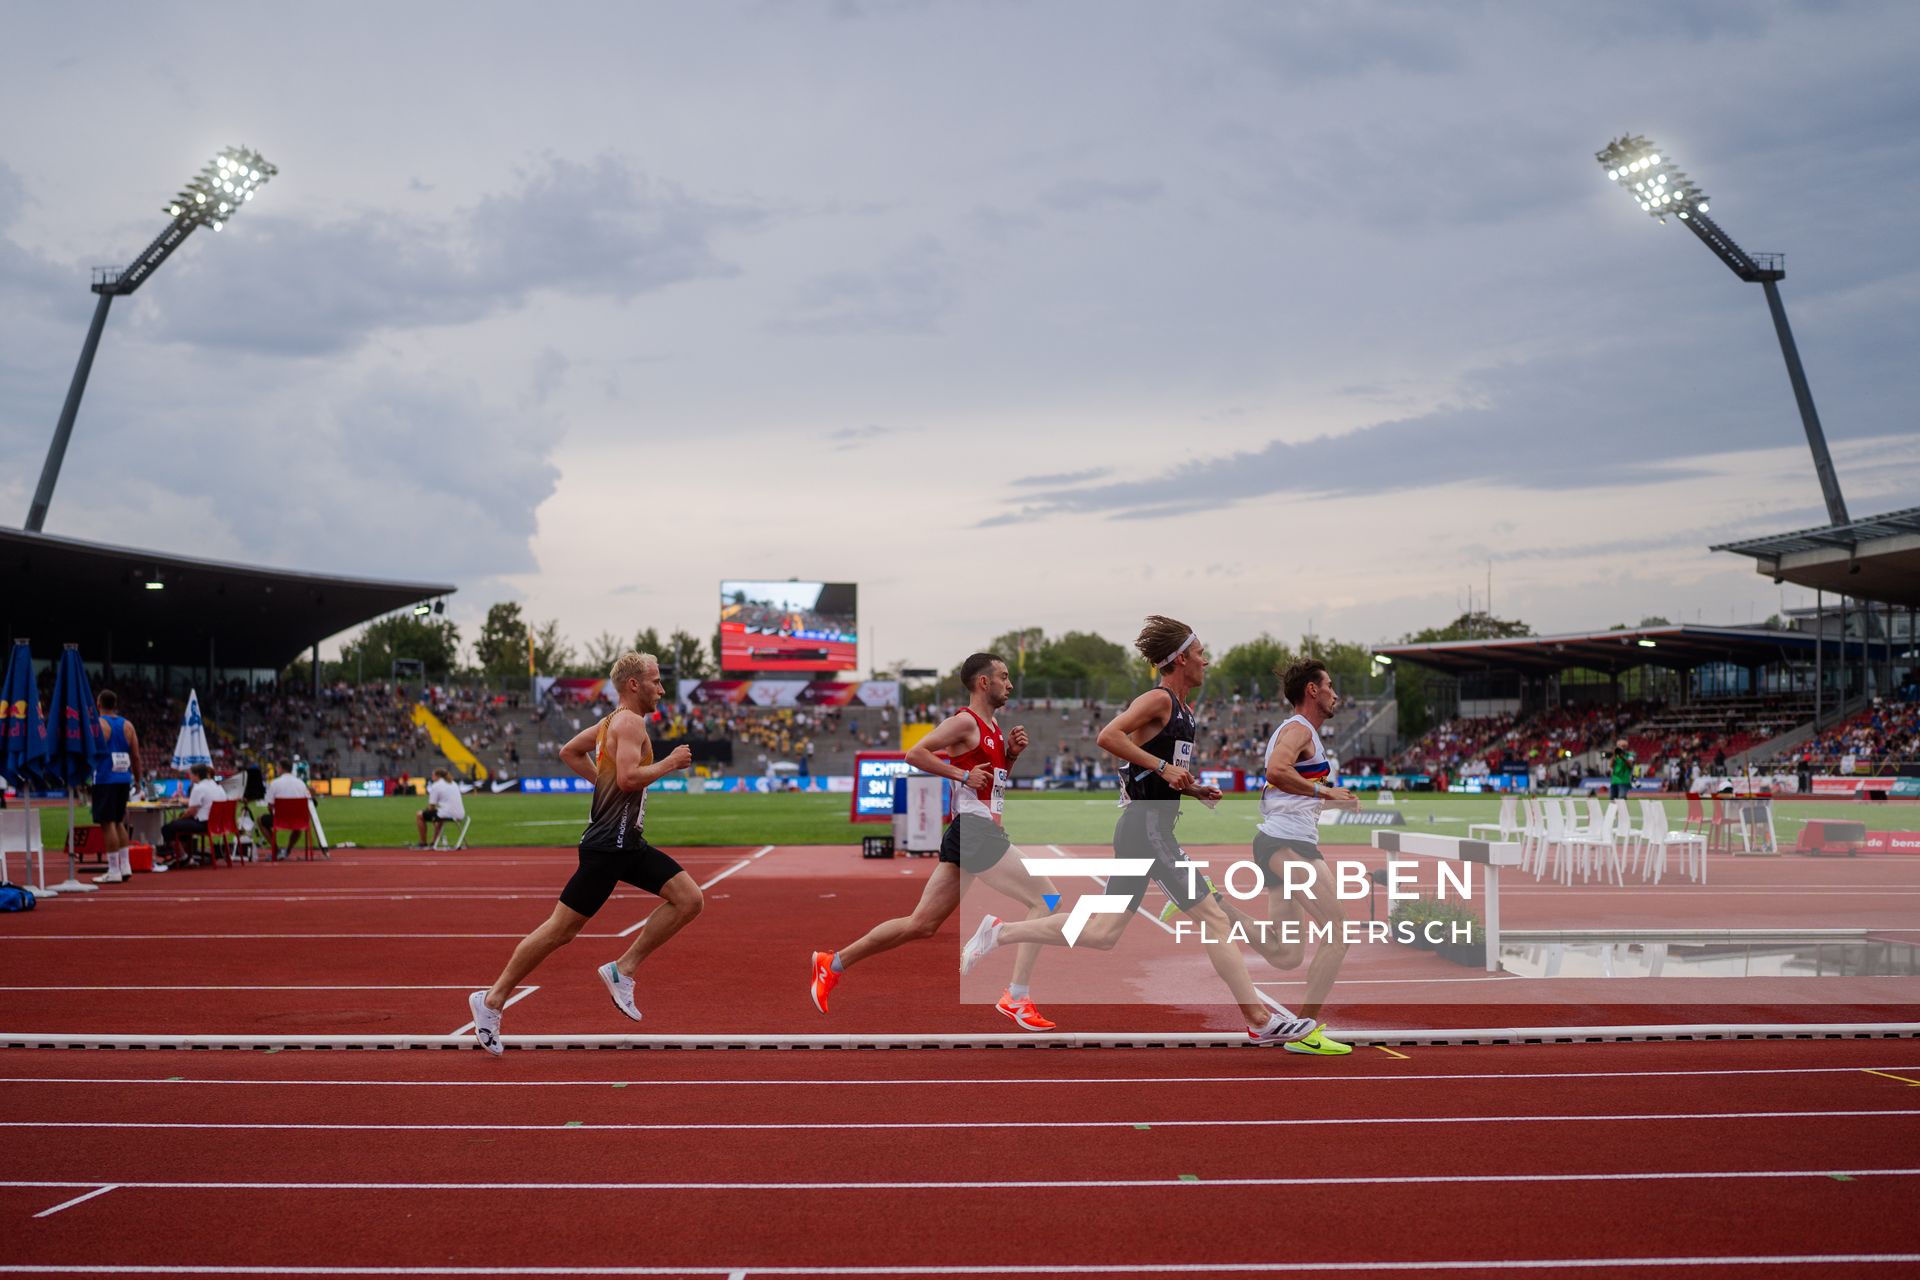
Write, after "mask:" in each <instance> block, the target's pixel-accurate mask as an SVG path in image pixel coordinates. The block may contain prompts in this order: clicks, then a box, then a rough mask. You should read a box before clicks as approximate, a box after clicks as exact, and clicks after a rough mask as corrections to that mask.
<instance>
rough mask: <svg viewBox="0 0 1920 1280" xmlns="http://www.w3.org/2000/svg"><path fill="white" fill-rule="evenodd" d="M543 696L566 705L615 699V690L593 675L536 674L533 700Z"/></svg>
mask: <svg viewBox="0 0 1920 1280" xmlns="http://www.w3.org/2000/svg"><path fill="white" fill-rule="evenodd" d="M542 698H551V699H552V700H553V701H555V702H557V703H559V704H560V705H561V706H566V707H584V706H589V705H591V704H593V703H595V702H600V701H606V702H612V701H614V696H613V691H612V690H611V689H608V688H607V682H606V681H605V680H603V679H598V678H596V677H593V676H535V677H534V680H533V700H534V701H535V702H539V701H540V700H541V699H542Z"/></svg>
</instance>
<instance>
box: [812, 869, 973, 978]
mask: <svg viewBox="0 0 1920 1280" xmlns="http://www.w3.org/2000/svg"><path fill="white" fill-rule="evenodd" d="M959 905H960V866H959V864H958V863H954V862H941V863H938V864H936V865H935V866H934V868H933V874H932V875H930V876H928V877H927V886H926V888H925V889H923V890H921V892H920V902H919V904H918V905H917V906H915V907H914V909H913V914H912V915H905V916H896V917H895V918H893V919H892V920H884V921H882V922H881V923H879V924H877V925H875V926H873V928H872V929H869V930H868V931H867V933H866V936H865V937H863V938H861V939H860V940H859V941H858V942H855V943H852V944H850V945H848V946H846V947H842V948H841V949H840V950H839V951H838V952H836V953H835V957H836V959H837V960H838V962H839V965H840V968H842V969H843V970H844V969H850V968H852V967H853V966H854V965H856V964H858V963H860V961H862V960H865V959H866V958H867V957H868V956H877V955H879V954H880V953H881V952H882V951H891V950H893V949H894V948H895V947H898V946H903V945H905V944H906V943H909V942H916V941H918V940H920V939H922V938H931V937H932V936H933V935H934V934H935V933H937V932H938V931H939V929H940V926H941V925H942V924H945V923H946V920H947V917H948V916H950V915H952V914H953V913H954V911H955V909H957V908H958V907H959Z"/></svg>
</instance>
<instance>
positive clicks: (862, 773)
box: [851, 751, 917, 822]
mask: <svg viewBox="0 0 1920 1280" xmlns="http://www.w3.org/2000/svg"><path fill="white" fill-rule="evenodd" d="M915 772H917V770H915V769H914V767H913V766H912V765H910V764H908V763H907V757H906V756H905V754H903V753H902V752H899V751H862V752H860V753H859V754H857V755H856V756H854V758H853V812H852V815H851V816H852V819H853V821H855V822H891V821H892V820H893V780H894V779H895V778H904V777H906V776H907V775H908V774H911V773H915Z"/></svg>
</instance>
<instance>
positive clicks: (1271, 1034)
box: [1247, 1014, 1320, 1044]
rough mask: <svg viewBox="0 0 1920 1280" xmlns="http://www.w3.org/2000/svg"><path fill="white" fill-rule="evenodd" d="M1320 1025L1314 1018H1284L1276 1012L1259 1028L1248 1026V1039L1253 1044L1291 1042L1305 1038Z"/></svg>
mask: <svg viewBox="0 0 1920 1280" xmlns="http://www.w3.org/2000/svg"><path fill="white" fill-rule="evenodd" d="M1319 1025H1320V1024H1319V1023H1318V1022H1315V1021H1314V1020H1313V1019H1312V1018H1282V1017H1280V1016H1279V1015H1278V1014H1275V1015H1274V1016H1273V1018H1271V1019H1269V1020H1268V1023H1267V1025H1266V1026H1265V1027H1263V1028H1261V1029H1259V1030H1255V1029H1254V1028H1252V1027H1248V1028H1247V1039H1248V1041H1249V1042H1251V1043H1253V1044H1290V1043H1292V1042H1293V1041H1295V1040H1305V1039H1306V1038H1307V1037H1308V1036H1310V1035H1312V1034H1313V1029H1314V1028H1315V1027H1317V1026H1319Z"/></svg>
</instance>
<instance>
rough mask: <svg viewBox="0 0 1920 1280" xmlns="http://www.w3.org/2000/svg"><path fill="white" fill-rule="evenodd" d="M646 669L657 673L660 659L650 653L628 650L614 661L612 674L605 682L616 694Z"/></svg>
mask: <svg viewBox="0 0 1920 1280" xmlns="http://www.w3.org/2000/svg"><path fill="white" fill-rule="evenodd" d="M648 667H652V668H653V669H654V670H655V671H658V670H659V669H660V659H658V658H656V657H654V656H653V655H652V654H650V653H638V652H635V651H634V650H632V649H629V650H627V651H626V652H625V653H623V654H621V655H620V656H619V657H618V658H617V659H615V660H614V664H613V672H612V674H610V675H609V676H608V677H607V681H608V683H610V684H611V685H613V691H614V693H615V694H618V693H619V692H620V690H621V689H622V688H623V687H625V685H626V683H627V681H629V680H631V679H633V678H634V677H635V676H638V675H640V674H641V673H643V672H644V671H646V669H647V668H648Z"/></svg>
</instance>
